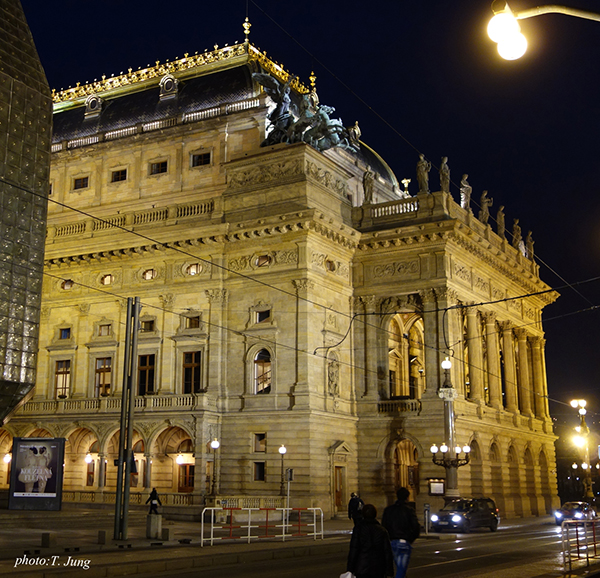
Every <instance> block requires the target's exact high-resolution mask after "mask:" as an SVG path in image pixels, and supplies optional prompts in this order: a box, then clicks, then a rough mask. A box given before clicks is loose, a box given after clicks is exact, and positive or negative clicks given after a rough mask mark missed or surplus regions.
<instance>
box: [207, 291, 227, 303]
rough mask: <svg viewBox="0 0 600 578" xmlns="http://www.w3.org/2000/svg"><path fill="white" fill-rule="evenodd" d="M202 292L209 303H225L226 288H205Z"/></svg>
mask: <svg viewBox="0 0 600 578" xmlns="http://www.w3.org/2000/svg"><path fill="white" fill-rule="evenodd" d="M204 293H205V294H206V297H207V298H208V302H209V303H227V299H228V296H227V289H207V290H206V291H205V292H204Z"/></svg>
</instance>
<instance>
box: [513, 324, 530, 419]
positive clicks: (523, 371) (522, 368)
mask: <svg viewBox="0 0 600 578" xmlns="http://www.w3.org/2000/svg"><path fill="white" fill-rule="evenodd" d="M515 333H516V335H517V339H518V341H519V403H520V406H521V413H522V414H524V415H533V413H532V411H531V389H532V383H531V377H530V375H531V373H530V371H529V356H528V355H527V331H526V330H525V329H522V328H519V329H516V330H515Z"/></svg>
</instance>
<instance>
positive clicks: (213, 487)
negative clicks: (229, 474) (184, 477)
mask: <svg viewBox="0 0 600 578" xmlns="http://www.w3.org/2000/svg"><path fill="white" fill-rule="evenodd" d="M210 447H211V449H212V451H213V468H212V470H213V471H212V485H211V488H210V493H211V495H212V496H214V495H215V490H216V487H217V450H218V449H219V448H220V447H221V442H219V440H218V439H217V438H215V439H214V440H213V441H212V442H210Z"/></svg>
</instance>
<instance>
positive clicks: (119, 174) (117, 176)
mask: <svg viewBox="0 0 600 578" xmlns="http://www.w3.org/2000/svg"><path fill="white" fill-rule="evenodd" d="M126 180H127V169H119V170H118V171H113V172H112V173H111V175H110V182H111V183H120V182H121V181H126Z"/></svg>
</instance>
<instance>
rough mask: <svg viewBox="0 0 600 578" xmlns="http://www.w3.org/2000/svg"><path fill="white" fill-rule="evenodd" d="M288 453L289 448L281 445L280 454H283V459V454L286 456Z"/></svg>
mask: <svg viewBox="0 0 600 578" xmlns="http://www.w3.org/2000/svg"><path fill="white" fill-rule="evenodd" d="M286 452H287V448H286V447H285V446H284V445H283V444H281V447H280V448H279V453H280V454H281V457H283V454H285V453H286Z"/></svg>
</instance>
